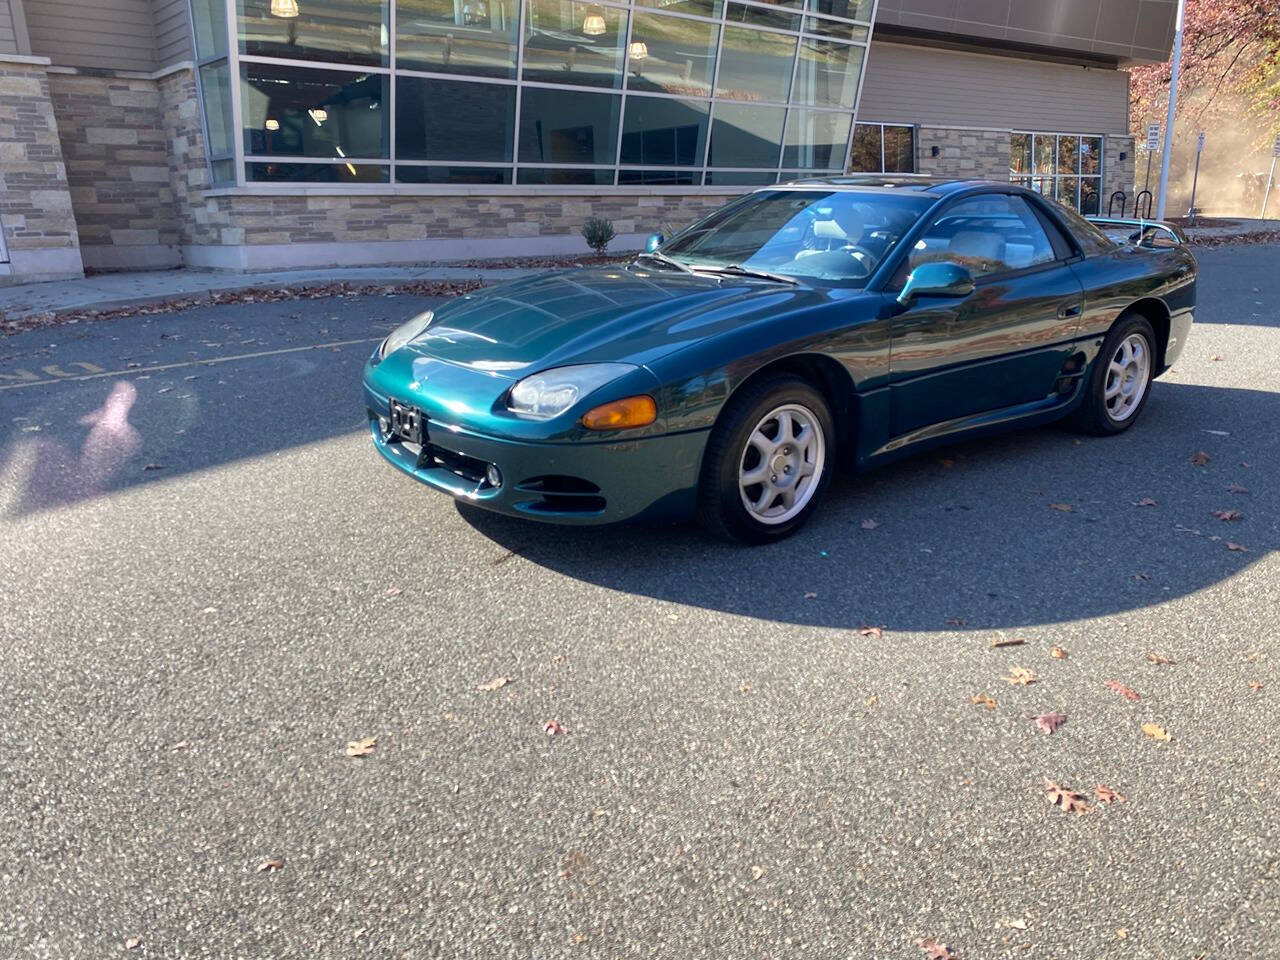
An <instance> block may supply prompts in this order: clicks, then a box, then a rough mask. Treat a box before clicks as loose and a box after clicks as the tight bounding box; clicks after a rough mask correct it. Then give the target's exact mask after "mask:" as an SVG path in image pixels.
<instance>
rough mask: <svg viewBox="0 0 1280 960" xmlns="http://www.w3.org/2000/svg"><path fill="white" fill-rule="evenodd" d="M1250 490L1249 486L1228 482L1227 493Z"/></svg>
mask: <svg viewBox="0 0 1280 960" xmlns="http://www.w3.org/2000/svg"><path fill="white" fill-rule="evenodd" d="M1248 492H1249V490H1248V488H1247V487H1242V486H1240V484H1238V483H1229V484H1227V493H1248Z"/></svg>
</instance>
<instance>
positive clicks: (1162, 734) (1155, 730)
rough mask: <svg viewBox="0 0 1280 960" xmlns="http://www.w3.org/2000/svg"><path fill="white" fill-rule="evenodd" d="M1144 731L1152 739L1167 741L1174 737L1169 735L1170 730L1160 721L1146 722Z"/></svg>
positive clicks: (1143, 726)
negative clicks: (1161, 724) (1159, 722)
mask: <svg viewBox="0 0 1280 960" xmlns="http://www.w3.org/2000/svg"><path fill="white" fill-rule="evenodd" d="M1142 732H1143V733H1145V734H1146V735H1147V736H1148V737H1150V738H1151V739H1152V740H1163V741H1164V742H1165V743H1168V742H1169V741H1170V740H1172V739H1173V737H1171V736H1169V731H1168V730H1166V729H1165V728H1164V727H1162V726H1160V724H1158V723H1144V724H1143V725H1142Z"/></svg>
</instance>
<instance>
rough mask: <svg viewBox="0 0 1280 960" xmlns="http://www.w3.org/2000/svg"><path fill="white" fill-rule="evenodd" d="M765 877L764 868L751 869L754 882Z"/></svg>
mask: <svg viewBox="0 0 1280 960" xmlns="http://www.w3.org/2000/svg"><path fill="white" fill-rule="evenodd" d="M763 876H764V867H752V868H751V879H752V880H759V879H760V878H761V877H763Z"/></svg>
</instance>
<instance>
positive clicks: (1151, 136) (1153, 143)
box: [1147, 123, 1161, 153]
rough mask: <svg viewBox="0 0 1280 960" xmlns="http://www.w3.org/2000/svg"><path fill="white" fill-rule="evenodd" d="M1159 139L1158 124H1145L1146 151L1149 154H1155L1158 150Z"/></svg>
mask: <svg viewBox="0 0 1280 960" xmlns="http://www.w3.org/2000/svg"><path fill="white" fill-rule="evenodd" d="M1160 139H1161V137H1160V124H1158V123H1149V124H1147V150H1148V151H1149V152H1151V153H1155V152H1156V151H1157V150H1159V149H1160Z"/></svg>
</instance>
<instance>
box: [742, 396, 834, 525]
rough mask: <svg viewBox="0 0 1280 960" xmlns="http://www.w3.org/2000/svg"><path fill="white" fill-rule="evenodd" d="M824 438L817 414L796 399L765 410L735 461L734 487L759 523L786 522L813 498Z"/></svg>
mask: <svg viewBox="0 0 1280 960" xmlns="http://www.w3.org/2000/svg"><path fill="white" fill-rule="evenodd" d="M826 458H827V440H826V437H824V436H823V434H822V426H821V422H820V421H819V420H818V417H817V415H816V414H815V413H814V412H813V411H812V410H810V409H808V408H807V407H802V406H801V405H800V404H798V403H786V404H783V405H782V406H780V407H775V408H774V409H773V410H770V411H769V412H768V413H766V414H765V415H764V416H763V417H762V418H761V419H760V422H759V423H757V424H756V426H755V429H754V430H752V431H751V435H750V436H748V437H747V445H746V449H744V450H743V451H742V459H741V460H740V461H739V462H738V493H739V495H740V496H741V497H742V505H743V506H744V507H746V508H747V512H748V513H750V514H751V516H752V517H754V518H755V519H756V520H759V521H760V522H761V523H767V524H770V525H774V524H779V523H786V522H787V521H788V520H790V519H792V518H793V517H796V516H798V515H799V514H800V513H801V511H803V510H804V508H805V507H806V506H808V504H809V501H810V500H812V499H813V495H814V493H815V492H816V491H817V489H818V483H819V482H820V481H821V479H822V471H823V469H824V468H825V466H826Z"/></svg>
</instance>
